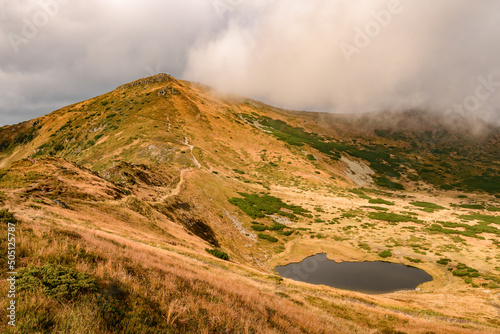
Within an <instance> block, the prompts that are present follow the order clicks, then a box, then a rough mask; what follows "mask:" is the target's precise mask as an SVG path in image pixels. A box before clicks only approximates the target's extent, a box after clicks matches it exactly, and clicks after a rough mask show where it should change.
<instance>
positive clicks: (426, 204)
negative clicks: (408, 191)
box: [410, 202, 444, 210]
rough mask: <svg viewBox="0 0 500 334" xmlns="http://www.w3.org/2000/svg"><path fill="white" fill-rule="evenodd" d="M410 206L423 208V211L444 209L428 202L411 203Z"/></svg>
mask: <svg viewBox="0 0 500 334" xmlns="http://www.w3.org/2000/svg"><path fill="white" fill-rule="evenodd" d="M410 204H411V205H414V206H418V207H421V208H425V209H431V210H442V209H444V207H442V206H441V205H437V204H434V203H429V202H411V203H410Z"/></svg>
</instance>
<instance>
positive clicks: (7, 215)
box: [0, 209, 17, 224]
mask: <svg viewBox="0 0 500 334" xmlns="http://www.w3.org/2000/svg"><path fill="white" fill-rule="evenodd" d="M0 221H1V222H2V224H8V223H11V224H16V223H17V219H16V217H14V214H13V213H12V212H9V210H8V209H2V210H0Z"/></svg>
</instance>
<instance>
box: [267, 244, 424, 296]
mask: <svg viewBox="0 0 500 334" xmlns="http://www.w3.org/2000/svg"><path fill="white" fill-rule="evenodd" d="M275 270H276V271H277V272H278V273H279V274H280V275H281V276H282V277H286V278H290V279H293V280H296V281H301V282H306V283H312V284H321V285H328V286H331V287H334V288H339V289H344V290H351V291H359V292H363V293H370V294H380V293H388V292H394V291H398V290H414V289H415V288H416V287H417V286H418V285H420V284H422V283H425V282H429V281H432V276H431V275H429V274H428V273H426V272H425V271H424V270H422V269H418V268H414V267H410V266H405V265H403V264H400V263H389V262H382V261H376V262H341V263H337V262H335V261H332V260H329V259H328V258H327V257H326V254H325V253H323V254H318V255H314V256H310V257H308V258H306V259H304V260H303V261H302V262H299V263H290V264H288V265H286V266H278V267H276V268H275Z"/></svg>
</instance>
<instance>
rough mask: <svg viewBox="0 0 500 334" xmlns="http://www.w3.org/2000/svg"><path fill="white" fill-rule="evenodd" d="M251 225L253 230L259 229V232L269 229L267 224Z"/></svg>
mask: <svg viewBox="0 0 500 334" xmlns="http://www.w3.org/2000/svg"><path fill="white" fill-rule="evenodd" d="M250 227H251V228H252V229H253V230H255V231H259V232H262V231H265V230H267V226H263V225H251V226H250Z"/></svg>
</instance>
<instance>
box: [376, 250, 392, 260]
mask: <svg viewBox="0 0 500 334" xmlns="http://www.w3.org/2000/svg"><path fill="white" fill-rule="evenodd" d="M378 256H380V257H383V258H388V257H391V256H392V253H391V251H390V250H385V251H383V252H381V253H379V254H378Z"/></svg>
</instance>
